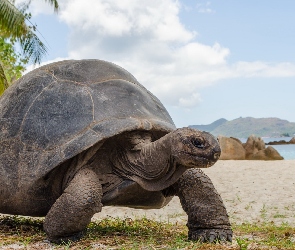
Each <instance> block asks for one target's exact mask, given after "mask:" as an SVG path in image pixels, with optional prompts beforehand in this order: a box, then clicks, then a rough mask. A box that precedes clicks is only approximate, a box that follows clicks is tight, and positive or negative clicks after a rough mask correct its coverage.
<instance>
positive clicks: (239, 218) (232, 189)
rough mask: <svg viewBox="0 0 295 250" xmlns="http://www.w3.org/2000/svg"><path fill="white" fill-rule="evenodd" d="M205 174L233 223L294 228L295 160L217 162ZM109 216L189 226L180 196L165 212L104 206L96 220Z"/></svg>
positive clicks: (161, 210) (165, 208)
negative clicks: (264, 223)
mask: <svg viewBox="0 0 295 250" xmlns="http://www.w3.org/2000/svg"><path fill="white" fill-rule="evenodd" d="M204 172H205V173H206V174H207V175H208V176H209V177H210V178H211V180H212V182H213V184H214V186H215V187H216V189H217V190H218V192H219V193H220V195H221V197H222V199H223V201H224V203H225V206H226V208H227V211H228V214H229V216H230V219H231V222H234V223H238V224H240V223H243V222H252V223H255V222H262V221H268V222H270V221H273V222H274V223H276V224H281V223H282V222H287V223H289V224H290V225H292V226H295V160H282V161H233V160H229V161H218V162H217V163H216V164H215V165H214V166H212V167H211V168H208V169H204ZM107 216H111V217H120V218H140V217H143V216H145V217H147V218H150V219H155V220H159V221H165V222H167V221H170V222H176V221H177V222H179V223H186V220H187V216H186V214H185V213H184V211H183V210H182V208H181V205H180V203H179V199H178V198H177V197H175V198H174V199H173V200H172V201H171V202H170V203H169V204H168V205H167V206H166V207H164V208H162V209H151V210H143V209H132V208H120V207H104V208H103V210H102V212H101V213H98V214H96V215H95V216H94V217H93V220H99V219H100V218H105V217H107Z"/></svg>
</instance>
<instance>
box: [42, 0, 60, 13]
mask: <svg viewBox="0 0 295 250" xmlns="http://www.w3.org/2000/svg"><path fill="white" fill-rule="evenodd" d="M45 2H48V3H49V4H50V5H51V6H53V9H54V11H55V12H58V10H59V5H58V2H57V0H45Z"/></svg>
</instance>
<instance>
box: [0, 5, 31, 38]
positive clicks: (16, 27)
mask: <svg viewBox="0 0 295 250" xmlns="http://www.w3.org/2000/svg"><path fill="white" fill-rule="evenodd" d="M0 30H1V33H2V35H4V36H12V37H20V36H22V35H24V34H25V33H26V31H27V26H26V24H25V15H24V14H23V13H22V12H21V11H19V10H18V9H17V8H16V7H15V6H14V5H13V4H12V3H11V2H10V1H8V0H0Z"/></svg>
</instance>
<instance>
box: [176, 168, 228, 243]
mask: <svg viewBox="0 0 295 250" xmlns="http://www.w3.org/2000/svg"><path fill="white" fill-rule="evenodd" d="M172 189H173V190H174V192H175V194H176V195H177V196H178V197H179V199H180V202H181V205H182V207H183V209H184V211H185V212H186V213H187V215H188V223H187V227H188V229H189V233H188V238H189V240H194V241H201V242H204V241H209V242H214V241H218V240H227V241H231V240H232V230H231V225H230V222H229V218H228V215H227V212H226V209H225V206H224V205H223V202H222V199H221V197H220V195H219V194H218V193H217V191H216V189H215V188H214V186H213V184H212V182H211V180H210V179H209V177H208V176H207V175H205V174H204V173H203V172H202V171H201V170H200V169H189V170H186V171H185V172H184V174H183V175H182V176H181V178H180V179H179V180H178V181H177V182H176V183H175V184H174V185H173V186H172ZM172 192H173V191H172Z"/></svg>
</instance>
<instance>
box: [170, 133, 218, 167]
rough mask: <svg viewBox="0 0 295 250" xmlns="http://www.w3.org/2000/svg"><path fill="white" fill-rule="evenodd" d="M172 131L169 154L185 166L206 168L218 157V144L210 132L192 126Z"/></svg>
mask: <svg viewBox="0 0 295 250" xmlns="http://www.w3.org/2000/svg"><path fill="white" fill-rule="evenodd" d="M172 133H174V135H173V136H172V144H171V154H172V157H174V159H175V160H176V161H177V162H178V163H179V164H181V165H183V166H186V167H187V168H207V167H210V166H212V165H213V164H214V163H215V162H216V161H217V160H218V159H219V156H220V154H221V149H220V146H219V144H218V141H217V140H216V139H215V138H214V136H213V135H211V134H210V133H208V132H204V131H199V130H195V129H192V128H181V129H177V130H175V131H174V132H172Z"/></svg>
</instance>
